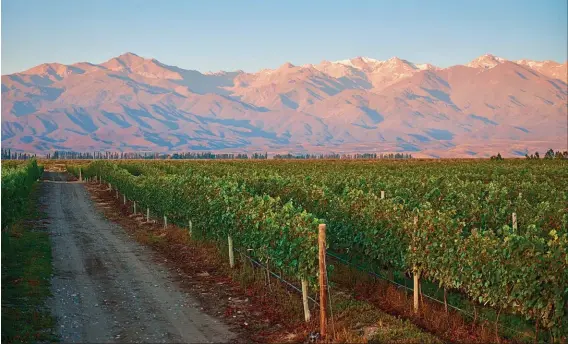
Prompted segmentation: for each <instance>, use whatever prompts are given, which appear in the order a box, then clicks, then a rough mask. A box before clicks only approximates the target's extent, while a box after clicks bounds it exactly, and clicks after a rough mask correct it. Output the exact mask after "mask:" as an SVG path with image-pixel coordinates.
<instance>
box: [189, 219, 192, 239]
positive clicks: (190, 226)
mask: <svg viewBox="0 0 568 344" xmlns="http://www.w3.org/2000/svg"><path fill="white" fill-rule="evenodd" d="M192 234H193V223H192V222H191V220H189V236H191V235H192Z"/></svg>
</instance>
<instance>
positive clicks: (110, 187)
mask: <svg viewBox="0 0 568 344" xmlns="http://www.w3.org/2000/svg"><path fill="white" fill-rule="evenodd" d="M108 189H109V191H112V184H111V183H108Z"/></svg>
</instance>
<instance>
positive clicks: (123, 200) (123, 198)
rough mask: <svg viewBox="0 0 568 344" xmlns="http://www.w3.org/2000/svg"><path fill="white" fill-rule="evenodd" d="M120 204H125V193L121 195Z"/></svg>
mask: <svg viewBox="0 0 568 344" xmlns="http://www.w3.org/2000/svg"><path fill="white" fill-rule="evenodd" d="M122 204H126V195H122Z"/></svg>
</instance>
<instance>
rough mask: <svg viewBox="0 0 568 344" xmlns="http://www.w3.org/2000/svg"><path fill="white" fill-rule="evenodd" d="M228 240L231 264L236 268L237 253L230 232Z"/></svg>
mask: <svg viewBox="0 0 568 344" xmlns="http://www.w3.org/2000/svg"><path fill="white" fill-rule="evenodd" d="M227 240H228V241H229V266H230V267H231V268H234V267H235V254H234V252H233V238H231V235H230V234H229V235H228V236H227Z"/></svg>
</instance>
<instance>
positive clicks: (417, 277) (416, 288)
mask: <svg viewBox="0 0 568 344" xmlns="http://www.w3.org/2000/svg"><path fill="white" fill-rule="evenodd" d="M417 225H418V216H414V231H416V230H417ZM412 236H413V241H414V240H415V239H414V238H415V233H413V235H412ZM413 244H415V243H413ZM412 275H413V282H414V285H413V292H414V314H418V307H419V303H418V301H419V299H418V296H419V292H420V273H419V272H418V269H417V267H416V265H415V266H413V267H412Z"/></svg>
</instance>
